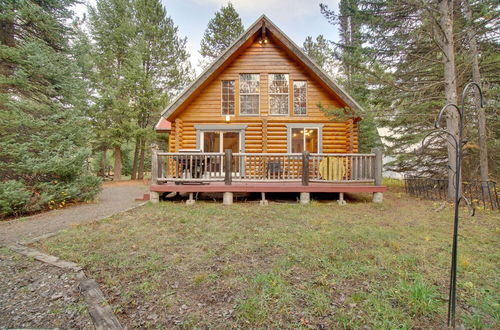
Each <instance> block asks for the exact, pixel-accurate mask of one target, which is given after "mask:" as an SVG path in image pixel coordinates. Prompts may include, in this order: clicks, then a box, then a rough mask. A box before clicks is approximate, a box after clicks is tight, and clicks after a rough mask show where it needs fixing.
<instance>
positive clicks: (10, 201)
mask: <svg viewBox="0 0 500 330" xmlns="http://www.w3.org/2000/svg"><path fill="white" fill-rule="evenodd" d="M100 191H101V179H100V178H98V177H95V176H91V175H82V176H80V177H78V178H77V179H76V180H74V181H71V182H62V181H56V180H54V181H51V182H43V183H38V184H37V185H35V186H33V187H32V190H31V191H30V190H28V189H27V188H26V186H25V185H24V184H23V183H22V182H20V181H14V180H11V181H6V182H3V183H0V218H4V217H7V216H11V215H14V216H18V215H21V214H27V213H33V212H37V211H40V210H45V209H56V208H62V207H64V206H65V205H66V204H67V203H70V202H87V201H91V200H93V199H94V197H95V196H96V195H97V194H98V193H99V192H100Z"/></svg>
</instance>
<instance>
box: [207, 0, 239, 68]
mask: <svg viewBox="0 0 500 330" xmlns="http://www.w3.org/2000/svg"><path fill="white" fill-rule="evenodd" d="M244 31H245V29H244V27H243V23H242V22H241V18H240V15H239V14H238V13H237V12H236V10H235V9H234V7H233V5H232V4H231V3H230V2H229V3H228V4H227V6H223V7H222V8H221V9H220V10H219V11H218V12H216V13H215V17H214V18H212V19H211V20H210V21H209V22H208V26H207V29H206V30H205V34H204V35H203V39H202V40H201V49H200V54H201V55H202V56H203V61H202V63H201V65H202V66H207V65H208V64H210V63H211V62H213V61H214V60H215V59H216V58H217V57H219V55H220V54H222V52H223V51H225V50H226V49H227V48H228V47H229V46H230V45H231V44H232V43H233V41H235V40H236V39H237V38H238V37H239V36H240V35H241V34H242V33H243V32H244Z"/></svg>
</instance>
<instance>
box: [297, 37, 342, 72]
mask: <svg viewBox="0 0 500 330" xmlns="http://www.w3.org/2000/svg"><path fill="white" fill-rule="evenodd" d="M302 49H303V50H304V52H305V53H306V54H307V56H309V57H310V58H311V59H312V60H313V61H314V62H315V63H316V64H317V65H318V66H319V67H320V68H321V69H323V71H325V72H326V73H327V74H328V75H329V76H330V77H334V76H335V75H336V71H337V70H336V69H337V67H336V63H335V61H334V60H335V58H334V52H333V49H332V46H331V43H330V42H329V41H328V40H326V39H325V37H324V36H323V35H322V34H320V35H319V36H317V37H316V40H313V38H312V37H311V36H308V37H307V38H306V40H305V41H304V43H303V44H302Z"/></svg>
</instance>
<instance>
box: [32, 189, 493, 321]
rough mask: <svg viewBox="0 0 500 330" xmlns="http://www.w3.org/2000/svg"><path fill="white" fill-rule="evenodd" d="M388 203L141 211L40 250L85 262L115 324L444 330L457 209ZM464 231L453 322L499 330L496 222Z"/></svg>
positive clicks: (209, 205) (394, 195)
mask: <svg viewBox="0 0 500 330" xmlns="http://www.w3.org/2000/svg"><path fill="white" fill-rule="evenodd" d="M385 197H386V200H385V202H384V204H381V205H377V204H373V203H371V202H369V201H368V199H366V200H365V199H362V197H360V198H359V199H358V200H357V201H351V202H350V203H349V204H348V205H346V206H339V205H337V203H335V202H333V203H319V202H313V203H312V204H311V205H305V206H301V205H298V204H286V203H271V204H270V205H269V206H267V207H260V206H258V204H255V203H250V202H247V203H236V204H234V205H232V206H230V207H224V206H222V205H221V204H220V203H213V202H198V203H197V204H196V205H194V206H186V205H184V204H180V203H168V202H165V203H160V204H159V205H153V204H149V205H146V206H144V207H142V208H139V209H135V210H132V211H129V212H127V213H125V214H121V215H118V216H114V217H111V218H108V219H105V220H104V221H100V222H96V223H92V224H89V225H81V226H77V227H74V228H71V229H69V230H67V231H65V232H63V233H62V234H60V235H58V236H56V237H53V238H51V239H49V240H47V241H44V242H43V243H40V245H39V246H38V248H41V249H43V250H45V251H46V252H48V253H51V254H54V255H57V256H59V257H61V258H63V259H66V260H70V261H73V262H77V263H79V264H81V265H84V267H85V271H86V273H87V274H88V275H90V276H91V277H93V278H95V279H96V280H97V281H98V282H99V283H100V284H101V286H102V288H103V290H104V292H105V294H106V295H107V298H108V301H109V302H110V304H111V305H112V306H113V308H114V311H115V312H116V313H117V315H118V317H119V318H120V319H121V321H122V322H123V323H124V324H126V325H127V326H129V327H132V328H134V327H141V328H155V327H158V326H159V327H167V328H171V327H179V328H193V327H197V328H206V327H212V328H232V327H237V328H269V327H272V328H290V327H293V328H348V329H354V328H360V327H363V326H365V325H366V326H368V327H369V328H377V329H380V328H386V329H389V328H391V329H393V328H399V329H410V328H424V329H428V328H434V329H440V328H443V327H444V325H445V324H446V309H447V300H446V299H447V286H448V270H449V260H450V250H451V246H450V245H451V244H450V243H451V233H452V210H451V207H447V208H445V209H443V210H441V211H438V212H437V211H436V208H438V206H439V205H437V204H436V203H434V202H430V201H421V200H417V199H412V198H409V197H406V196H405V195H404V194H403V193H401V192H398V191H397V188H393V189H391V192H389V193H387V194H386V196H385ZM478 213H479V214H478V215H477V216H476V217H473V218H467V217H464V218H463V220H462V225H461V236H460V246H459V247H460V250H459V253H460V259H459V265H458V267H459V268H458V269H459V273H458V275H459V280H458V301H459V305H458V312H459V314H458V315H459V319H460V321H459V322H460V324H463V325H464V326H465V327H467V328H498V327H499V325H500V323H499V319H500V307H499V303H498V302H499V301H500V297H499V290H498V288H499V279H498V269H499V260H500V258H499V257H500V256H499V250H498V246H500V244H499V243H500V229H499V227H500V223H499V217H498V213H493V212H490V211H486V210H480V211H479V212H478Z"/></svg>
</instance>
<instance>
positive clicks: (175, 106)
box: [161, 15, 364, 120]
mask: <svg viewBox="0 0 500 330" xmlns="http://www.w3.org/2000/svg"><path fill="white" fill-rule="evenodd" d="M264 28H265V29H266V30H267V31H269V32H270V33H271V34H272V35H273V37H274V39H276V40H277V41H278V42H279V44H280V46H281V47H282V48H284V49H285V50H287V51H288V53H290V55H292V56H293V57H294V58H295V59H296V60H298V61H299V62H300V63H302V65H303V66H304V67H305V68H306V69H308V71H309V72H310V73H311V75H312V76H313V77H314V78H316V79H317V80H318V81H319V82H321V83H322V84H323V85H324V87H325V88H326V89H328V90H329V91H330V92H333V93H334V94H335V95H337V96H338V97H339V98H340V100H341V101H343V102H344V103H345V104H346V106H347V107H349V108H351V109H352V110H354V111H355V112H357V111H360V112H364V110H363V109H362V107H361V106H360V105H359V104H358V103H357V102H356V101H355V100H354V99H353V98H352V97H351V96H350V95H349V94H347V92H346V91H344V90H343V89H342V88H341V87H340V86H339V85H337V84H336V83H335V82H334V81H333V80H332V79H331V78H330V77H329V76H328V75H327V74H326V73H325V72H324V71H323V70H322V69H321V68H320V67H318V66H317V65H316V63H314V62H313V61H312V60H311V59H310V58H309V56H307V55H306V54H305V53H304V52H303V51H302V49H300V47H299V46H297V45H296V44H295V43H294V42H293V41H292V40H291V39H290V38H288V37H287V36H286V35H285V34H284V33H283V31H281V30H280V29H279V28H278V27H277V26H276V25H274V23H272V22H271V20H269V18H267V17H266V16H265V15H262V16H261V17H259V19H257V21H255V23H253V24H252V25H251V26H250V27H249V28H248V29H247V30H246V31H245V33H243V34H242V35H241V36H240V37H239V38H238V39H237V40H236V41H235V42H233V44H232V45H231V46H229V47H228V49H227V50H226V51H224V52H223V53H222V54H221V55H220V56H219V57H218V58H217V59H216V60H215V61H214V62H213V63H212V64H211V65H210V66H209V67H208V68H206V69H205V70H204V71H203V72H202V73H201V75H200V76H199V77H198V78H196V79H195V80H194V81H193V82H192V83H191V84H190V85H189V86H188V87H187V88H186V89H185V90H184V91H183V92H182V93H181V94H179V96H177V98H175V99H174V101H173V102H172V103H171V104H170V105H169V106H168V107H167V108H166V109H165V110H164V111H163V112H162V114H161V116H162V117H163V118H166V119H168V120H170V119H172V118H171V117H172V116H173V115H174V114H175V113H176V112H177V110H179V109H182V108H183V106H184V105H185V104H187V103H188V102H190V101H191V100H192V99H193V98H194V96H195V95H196V93H197V92H198V91H200V90H201V89H203V88H204V87H205V86H207V85H208V83H209V82H210V81H211V80H212V79H213V78H215V77H216V76H217V75H218V74H219V73H221V72H222V71H223V70H224V68H225V67H227V66H228V65H229V64H230V63H231V62H232V61H233V60H234V59H235V58H236V57H237V56H238V55H239V52H238V51H239V50H240V49H242V48H243V47H248V46H249V45H251V44H252V42H253V40H254V38H255V37H257V35H259V33H260V31H261V30H262V29H264Z"/></svg>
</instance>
